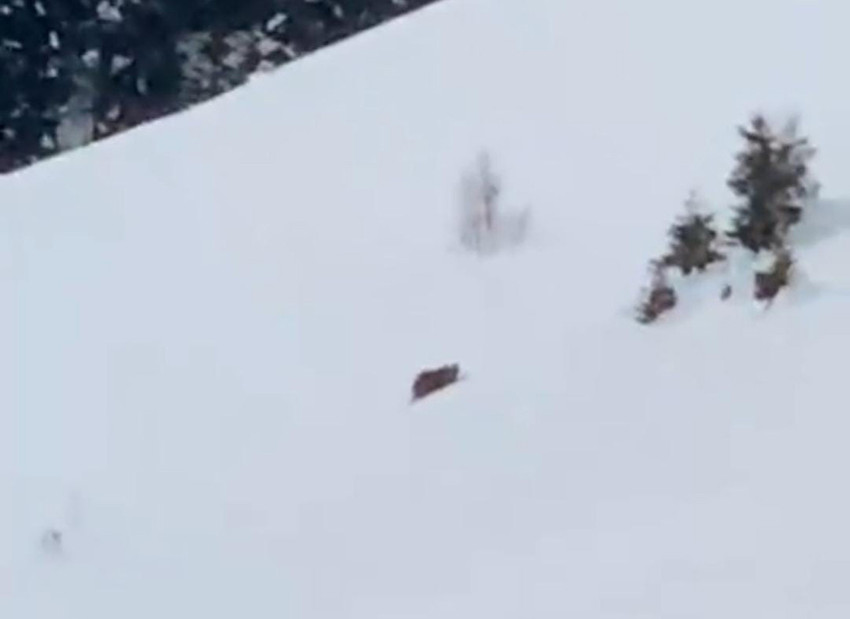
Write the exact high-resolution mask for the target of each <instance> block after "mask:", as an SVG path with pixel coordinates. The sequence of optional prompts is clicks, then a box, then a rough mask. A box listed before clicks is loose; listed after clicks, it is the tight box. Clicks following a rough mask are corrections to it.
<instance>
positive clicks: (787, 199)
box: [728, 115, 817, 252]
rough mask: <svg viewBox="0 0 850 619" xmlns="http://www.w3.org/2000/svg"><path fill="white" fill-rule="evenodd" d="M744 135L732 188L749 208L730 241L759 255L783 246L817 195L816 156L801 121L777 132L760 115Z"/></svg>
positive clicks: (740, 210)
mask: <svg viewBox="0 0 850 619" xmlns="http://www.w3.org/2000/svg"><path fill="white" fill-rule="evenodd" d="M739 132H740V134H741V137H742V138H743V139H744V141H745V144H744V148H743V150H742V151H741V152H740V153H738V155H737V156H736V159H737V165H736V166H735V169H734V170H733V172H732V174H731V176H730V177H729V180H728V185H729V188H730V189H731V190H732V191H733V192H734V193H735V195H737V196H738V197H739V198H741V199H742V201H743V203H742V204H741V205H740V206H738V207H737V209H736V216H735V219H734V221H733V226H732V230H731V231H730V232H729V236H730V238H732V239H734V240H735V241H737V242H738V243H740V244H741V245H743V246H744V247H746V248H747V249H749V250H751V251H753V252H758V251H759V250H762V249H770V248H771V247H773V246H775V245H776V244H777V242H779V240H780V237H783V236H784V235H785V232H787V230H788V228H789V227H790V226H792V225H793V224H795V223H797V222H798V221H799V220H800V218H801V217H802V214H803V208H804V206H805V204H806V201H807V199H808V198H810V197H813V196H814V194H815V193H816V189H817V185H816V183H814V181H813V180H812V179H811V178H810V177H809V165H808V164H809V162H810V160H811V159H812V157H813V156H814V153H815V151H814V149H813V148H812V147H811V146H810V145H809V142H808V140H807V139H805V138H800V137H798V135H797V123H796V121H791V122H789V123H788V124H787V125H786V127H785V128H784V129H783V130H782V131H780V132H777V131H775V130H774V129H773V128H772V127H771V126H770V124H769V123H768V122H767V120H766V119H765V118H764V117H763V116H761V115H756V116H754V117H753V118H752V120H751V121H750V125H749V127H741V128H740V129H739Z"/></svg>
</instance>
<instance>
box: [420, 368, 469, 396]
mask: <svg viewBox="0 0 850 619" xmlns="http://www.w3.org/2000/svg"><path fill="white" fill-rule="evenodd" d="M459 376H460V366H458V365H457V364H456V363H455V364H452V365H444V366H443V367H440V368H436V369H432V370H423V371H422V372H420V373H419V375H418V376H417V377H416V380H415V381H414V382H413V397H412V400H414V401H415V400H421V399H422V398H424V397H426V396H429V395H431V394H432V393H434V392H435V391H439V390H440V389H445V388H446V387H448V386H449V385H452V384H454V383H456V382H457V381H458V378H459Z"/></svg>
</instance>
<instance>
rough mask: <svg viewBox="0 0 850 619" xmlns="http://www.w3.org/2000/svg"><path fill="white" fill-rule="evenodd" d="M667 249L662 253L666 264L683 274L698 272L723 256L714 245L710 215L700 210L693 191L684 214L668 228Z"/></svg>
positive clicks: (713, 230) (715, 239) (715, 234)
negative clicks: (668, 242) (668, 245)
mask: <svg viewBox="0 0 850 619" xmlns="http://www.w3.org/2000/svg"><path fill="white" fill-rule="evenodd" d="M668 234H669V237H670V250H669V252H668V253H667V254H665V255H664V256H663V257H662V259H661V260H662V263H663V264H664V266H666V267H677V268H678V269H680V270H681V271H682V273H683V274H684V275H690V274H691V272H692V271H694V270H697V271H699V272H702V271H705V269H706V268H707V267H708V266H709V265H710V264H713V263H715V262H719V261H721V260H723V259H724V256H723V254H721V253H720V251H719V248H718V245H717V239H718V235H717V231H716V230H715V229H714V223H713V216H712V215H709V214H706V213H705V212H703V207H702V205H701V203H700V201H699V199H698V198H697V195H696V193H691V195H690V196H689V197H688V199H687V201H686V202H685V215H684V216H683V217H681V218H680V219H679V220H678V221H677V222H676V223H675V224H673V226H671V228H670V231H669V233H668Z"/></svg>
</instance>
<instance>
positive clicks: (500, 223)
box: [459, 153, 529, 254]
mask: <svg viewBox="0 0 850 619" xmlns="http://www.w3.org/2000/svg"><path fill="white" fill-rule="evenodd" d="M501 195H502V185H501V181H500V179H499V177H498V175H497V174H496V173H495V172H494V171H493V166H492V162H491V160H490V156H489V155H488V154H486V153H483V154H481V155H480V156H479V157H478V161H477V162H476V165H475V167H474V168H473V169H471V170H470V171H468V172H467V173H466V174H464V176H463V178H462V179H461V184H460V192H459V214H460V242H461V245H463V246H464V247H465V248H467V249H470V250H472V251H475V252H476V253H479V254H485V253H494V252H496V251H499V250H500V249H505V248H509V247H515V246H517V245H520V244H521V243H522V242H523V240H524V239H525V236H526V233H527V230H528V221H529V214H528V211H521V212H518V213H505V212H503V211H502V208H501Z"/></svg>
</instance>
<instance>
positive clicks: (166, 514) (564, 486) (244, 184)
mask: <svg viewBox="0 0 850 619" xmlns="http://www.w3.org/2000/svg"><path fill="white" fill-rule="evenodd" d="M848 15H850V8H848V7H847V6H846V3H841V2H838V1H837V0H836V1H823V2H819V3H800V2H796V1H792V0H772V1H771V2H769V3H768V2H748V3H744V4H741V3H739V2H732V1H731V0H721V1H718V2H713V3H703V4H700V5H693V4H689V3H669V2H661V1H660V0H651V1H649V2H643V3H631V2H618V1H615V0H605V1H600V2H593V3H566V2H563V1H562V0H528V1H527V2H524V3H523V6H522V9H521V10H519V9H517V6H516V3H513V2H508V1H507V0H498V1H494V0H449V1H447V2H444V3H439V4H438V5H436V6H433V7H431V8H429V9H426V10H423V11H420V12H417V13H416V14H415V15H411V16H409V17H407V18H403V19H400V20H397V21H395V22H393V23H392V24H390V25H388V26H385V27H382V28H379V29H377V30H375V31H371V32H369V33H367V34H365V35H362V36H360V37H357V38H356V39H355V40H353V41H350V42H346V43H344V44H341V45H338V46H335V47H334V48H332V49H330V50H327V51H325V52H322V53H319V54H316V55H313V56H311V57H309V58H306V59H304V60H301V61H299V62H297V63H294V64H291V65H289V66H287V67H286V68H284V69H283V70H281V71H278V72H275V73H271V74H264V75H263V76H262V77H260V78H258V79H256V80H254V81H253V82H252V83H251V84H250V85H248V86H247V87H245V88H242V89H240V90H238V91H236V92H234V93H232V94H230V95H228V96H226V97H224V98H222V99H219V100H217V101H214V102H211V103H209V104H206V105H203V106H201V107H198V108H195V109H194V110H193V111H191V112H189V113H186V114H182V115H179V116H176V117H172V118H170V119H168V120H165V121H162V122H159V123H156V124H154V125H148V126H146V127H144V128H141V129H139V130H136V131H133V132H131V133H129V134H125V135H123V136H121V137H118V138H115V139H112V140H109V141H106V142H103V143H100V144H98V145H96V146H93V147H90V148H86V149H83V150H80V151H77V152H74V153H70V154H68V155H65V156H62V157H58V158H56V159H54V160H51V161H49V162H47V163H44V164H41V165H38V166H36V167H33V168H30V169H28V170H26V171H24V172H21V173H19V174H15V175H13V176H9V177H5V178H3V179H2V182H0V205H2V206H0V343H2V345H0V505H2V510H0V616H2V617H10V618H14V619H53V618H56V619H78V618H79V619H102V618H103V619H105V618H107V617H109V618H111V617H121V618H122V619H137V618H138V619H142V618H144V619H148V618H150V617H161V618H172V617H174V618H177V617H204V618H206V619H217V618H230V617H237V616H244V617H252V618H265V617H269V618H272V617H275V618H278V617H299V618H302V619H309V618H311V617H316V618H319V617H322V618H325V617H339V618H342V617H351V618H361V617H362V618H366V619H377V618H381V617H387V618H390V617H392V618H399V617H405V618H436V617H439V618H441V619H443V618H451V617H458V618H464V619H468V618H470V617H488V618H497V617H505V618H508V617H510V618H516V617H533V618H535V619H538V618H540V619H545V618H548V617H552V618H554V617H559V618H560V617H587V618H598V619H603V618H604V619H609V618H620V617H629V618H641V617H646V618H650V617H651V618H653V619H658V618H671V619H672V618H677V619H678V618H680V617H692V618H706V619H708V618H719V617H723V618H724V619H726V618H737V617H741V618H751V617H806V618H809V617H817V618H827V617H836V618H839V617H840V618H844V617H846V616H847V614H848V611H850V592H848V589H847V587H846V582H847V580H848V577H850V559H848V557H850V534H848V527H847V522H848V517H850V501H848V499H847V498H846V493H844V492H843V485H844V478H845V470H846V468H847V465H848V455H847V449H846V436H847V432H848V429H850V422H848V421H847V418H846V411H845V408H846V407H845V405H844V402H843V399H844V398H845V396H846V386H845V384H844V380H845V373H846V372H845V370H844V367H843V364H842V363H841V359H842V358H843V357H844V356H845V352H846V350H848V344H850V341H848V338H850V334H848V332H847V330H846V329H844V328H843V327H844V324H845V322H846V316H847V315H848V310H850V276H849V275H848V270H847V269H846V266H845V265H846V264H847V263H848V261H847V249H846V247H847V241H848V221H850V215H848V213H850V208H848V207H846V202H843V200H844V199H846V198H847V197H848V196H849V195H850V178H848V177H847V175H846V174H845V170H844V166H845V163H846V162H847V161H848V160H850V140H848V139H847V135H850V117H848V115H847V114H846V109H847V104H848V101H847V99H848V90H847V88H846V86H845V83H844V82H845V80H844V78H843V64H842V63H841V62H840V61H839V60H838V59H840V58H843V57H846V55H847V52H848V51H850V49H848V48H850V40H848V39H847V37H846V36H845V33H844V26H843V24H844V23H846V18H847V17H848ZM761 106H764V107H765V108H767V109H768V110H769V111H771V112H775V111H779V112H783V111H794V112H800V113H801V115H802V119H803V124H802V129H803V131H804V132H806V133H808V134H809V135H810V136H811V138H812V141H813V143H814V144H815V145H816V146H818V147H819V152H820V154H819V157H818V159H817V162H816V172H817V174H818V177H819V179H820V180H821V181H822V183H823V187H824V191H823V193H824V202H823V203H822V204H819V205H818V210H817V212H816V213H815V214H813V215H812V217H811V218H810V220H809V221H808V222H807V223H806V227H804V228H801V229H800V230H798V231H797V234H798V237H799V238H798V248H799V251H798V258H799V260H800V268H801V269H802V272H803V273H804V275H805V279H804V282H806V285H805V286H798V288H797V289H795V290H793V291H791V292H790V293H789V294H787V295H785V297H783V298H780V299H779V300H778V301H777V303H776V304H775V305H774V306H773V307H772V308H771V309H770V310H769V311H764V310H762V309H759V308H756V307H755V306H754V305H753V304H752V303H750V302H749V301H748V300H747V299H745V298H744V297H743V296H742V295H739V294H736V296H735V297H733V299H732V300H731V301H730V302H728V303H721V302H720V301H719V300H718V299H717V296H718V295H719V289H720V285H721V284H722V282H723V277H724V276H722V275H721V276H717V275H716V276H709V277H707V278H705V279H703V280H701V281H700V282H699V283H694V284H692V285H691V286H690V287H689V289H688V290H687V291H686V293H687V294H685V297H686V302H685V304H684V307H683V308H682V311H680V312H677V313H674V314H672V315H671V316H670V319H669V320H665V321H664V322H663V323H662V324H659V325H656V326H653V327H650V328H645V327H641V326H639V325H637V324H636V323H635V322H634V321H633V320H631V319H630V317H629V312H630V310H631V307H632V304H633V303H634V302H635V300H636V294H637V292H638V289H639V287H640V286H641V284H642V283H643V282H644V276H645V265H646V261H647V260H648V259H649V258H650V257H652V256H653V255H656V254H657V253H658V252H659V251H660V250H661V249H662V248H663V242H664V234H665V232H666V228H667V226H668V225H669V224H670V222H671V221H672V219H673V217H675V215H677V214H678V213H680V212H681V211H682V208H683V207H682V203H683V201H684V199H685V198H686V197H687V195H688V191H689V190H690V189H691V188H692V187H696V188H698V189H699V190H700V192H701V194H702V195H703V196H704V197H705V199H706V201H707V202H708V203H709V204H711V205H712V206H713V207H714V208H716V209H724V208H725V207H726V205H728V204H729V203H730V201H731V197H730V196H729V195H728V193H727V191H726V190H725V188H724V184H723V183H724V180H725V177H726V174H727V173H728V171H729V170H730V169H731V166H732V164H733V161H732V155H733V153H734V151H735V149H736V148H737V146H738V144H737V139H736V135H735V132H734V128H735V124H736V123H739V122H743V121H744V120H746V118H747V115H748V114H749V113H750V112H751V111H753V110H755V109H758V108H760V107H761ZM483 148H486V149H489V152H490V153H491V154H492V156H493V158H494V163H495V165H496V167H497V168H498V169H499V170H500V171H501V173H502V182H503V188H504V192H505V195H504V198H505V201H506V204H509V205H517V206H518V207H519V206H523V205H528V206H529V207H530V209H531V213H532V227H531V229H530V231H529V237H528V238H527V240H526V243H525V245H524V246H522V247H520V248H516V249H514V250H512V251H507V252H503V253H500V254H498V255H495V256H487V257H480V256H476V255H472V254H469V253H467V252H465V251H463V250H462V249H461V248H460V247H459V244H458V239H457V229H456V227H455V216H456V212H455V206H456V195H455V194H456V188H457V185H458V182H459V180H460V177H461V175H462V173H463V172H464V170H466V169H468V167H469V166H470V165H471V164H472V163H473V162H474V160H475V157H476V156H477V155H478V153H479V152H480V151H481V149H483ZM452 362H457V363H459V364H460V365H461V367H462V369H463V371H464V372H465V374H466V376H467V378H466V380H464V381H463V382H462V383H461V384H459V385H457V386H455V387H454V388H452V389H449V390H446V391H444V392H441V393H440V394H438V395H435V396H434V397H433V398H429V399H428V400H424V401H422V402H418V403H416V404H415V405H410V403H409V396H410V393H409V388H410V385H411V382H412V380H413V378H414V376H415V374H416V372H418V371H419V370H421V369H423V368H425V367H431V366H434V365H439V364H443V363H452ZM54 532H56V533H59V534H60V535H59V538H58V539H56V536H54V535H53V533H54Z"/></svg>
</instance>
